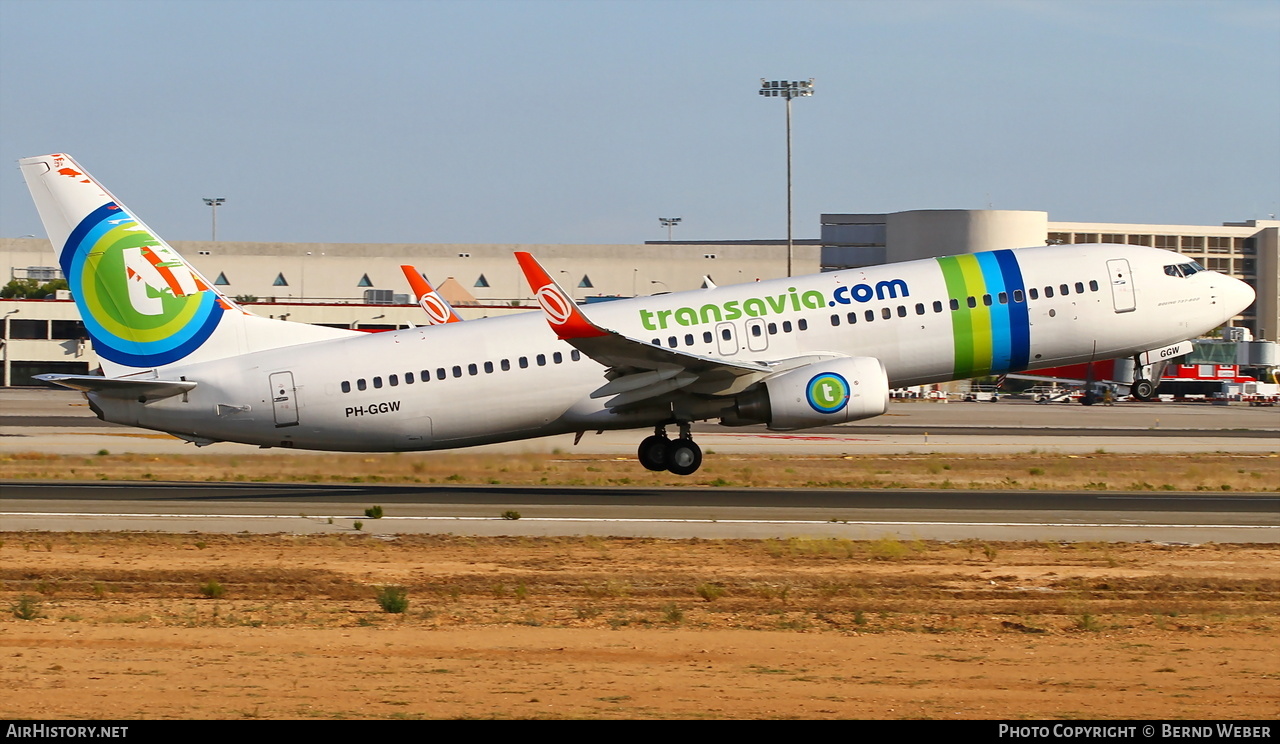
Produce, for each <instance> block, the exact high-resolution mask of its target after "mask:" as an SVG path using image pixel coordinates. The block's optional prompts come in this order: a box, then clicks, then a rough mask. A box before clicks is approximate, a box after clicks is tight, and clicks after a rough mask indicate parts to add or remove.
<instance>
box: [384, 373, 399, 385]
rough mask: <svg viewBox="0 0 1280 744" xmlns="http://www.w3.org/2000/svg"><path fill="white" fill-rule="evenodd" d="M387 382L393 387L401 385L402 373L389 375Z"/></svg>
mask: <svg viewBox="0 0 1280 744" xmlns="http://www.w3.org/2000/svg"><path fill="white" fill-rule="evenodd" d="M387 382H388V383H389V384H390V385H391V387H399V385H400V375H388V376H387Z"/></svg>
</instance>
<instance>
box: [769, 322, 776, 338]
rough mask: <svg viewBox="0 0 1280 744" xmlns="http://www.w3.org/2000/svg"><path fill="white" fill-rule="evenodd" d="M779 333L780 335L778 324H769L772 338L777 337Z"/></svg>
mask: <svg viewBox="0 0 1280 744" xmlns="http://www.w3.org/2000/svg"><path fill="white" fill-rule="evenodd" d="M777 333H778V324H777V323H770V324H769V335H770V336H774V335H777Z"/></svg>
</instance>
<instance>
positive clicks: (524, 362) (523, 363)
mask: <svg viewBox="0 0 1280 744" xmlns="http://www.w3.org/2000/svg"><path fill="white" fill-rule="evenodd" d="M520 369H529V357H520Z"/></svg>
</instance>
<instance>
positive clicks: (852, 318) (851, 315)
mask: <svg viewBox="0 0 1280 744" xmlns="http://www.w3.org/2000/svg"><path fill="white" fill-rule="evenodd" d="M845 320H848V321H849V325H853V324H854V323H857V322H858V314H857V313H856V312H854V313H849V315H848V317H847V318H845Z"/></svg>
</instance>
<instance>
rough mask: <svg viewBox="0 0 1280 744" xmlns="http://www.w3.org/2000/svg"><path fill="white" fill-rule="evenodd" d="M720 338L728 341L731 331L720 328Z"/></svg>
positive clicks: (731, 336)
mask: <svg viewBox="0 0 1280 744" xmlns="http://www.w3.org/2000/svg"><path fill="white" fill-rule="evenodd" d="M720 338H723V339H724V340H725V341H728V340H729V339H731V338H733V331H731V330H729V329H728V328H725V329H723V330H721V331H720Z"/></svg>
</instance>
